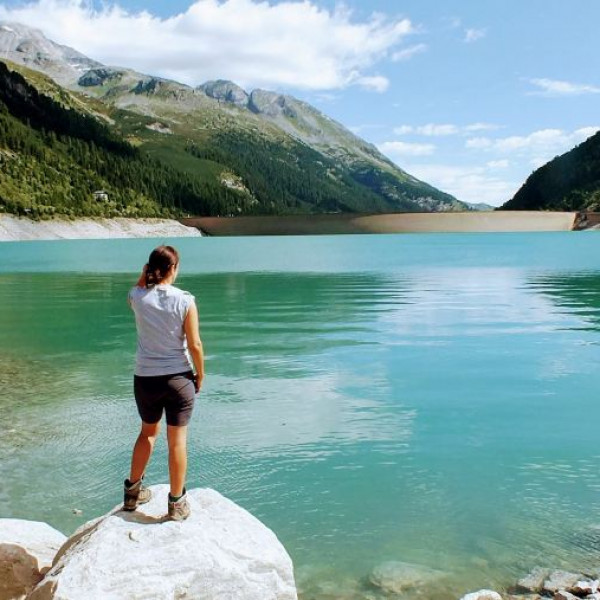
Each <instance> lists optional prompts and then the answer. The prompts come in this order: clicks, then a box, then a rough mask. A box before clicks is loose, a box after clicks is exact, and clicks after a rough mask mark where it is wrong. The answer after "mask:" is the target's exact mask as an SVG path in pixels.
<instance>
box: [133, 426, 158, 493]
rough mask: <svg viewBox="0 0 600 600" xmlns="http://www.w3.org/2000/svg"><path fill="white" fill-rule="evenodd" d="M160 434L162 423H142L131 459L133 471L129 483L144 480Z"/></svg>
mask: <svg viewBox="0 0 600 600" xmlns="http://www.w3.org/2000/svg"><path fill="white" fill-rule="evenodd" d="M159 433H160V421H158V422H157V423H145V422H144V421H142V430H141V431H140V434H139V435H138V438H137V440H136V442H135V446H134V447H133V456H132V457H131V471H130V473H129V481H130V482H131V483H135V482H136V481H138V480H139V479H141V478H142V475H143V474H144V472H145V471H146V466H147V465H148V461H149V460H150V456H151V455H152V450H154V442H156V438H157V437H158V434H159Z"/></svg>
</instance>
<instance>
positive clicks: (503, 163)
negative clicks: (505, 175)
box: [486, 159, 510, 169]
mask: <svg viewBox="0 0 600 600" xmlns="http://www.w3.org/2000/svg"><path fill="white" fill-rule="evenodd" d="M509 166H510V162H509V161H508V160H506V159H503V160H490V161H489V162H487V163H486V167H488V168H489V169H508V167H509Z"/></svg>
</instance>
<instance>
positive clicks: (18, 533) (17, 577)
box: [0, 519, 67, 600]
mask: <svg viewBox="0 0 600 600" xmlns="http://www.w3.org/2000/svg"><path fill="white" fill-rule="evenodd" d="M66 539H67V538H66V537H65V536H64V535H63V534H62V533H60V531H56V529H53V528H52V527H50V525H47V524H46V523H39V522H37V521H22V520H20V519H0V600H13V599H18V598H24V597H25V595H26V594H28V593H29V592H30V591H31V590H32V589H33V588H34V587H35V586H36V585H37V584H38V583H39V582H40V580H41V579H42V577H43V576H44V574H45V573H46V571H47V570H48V569H49V568H50V566H51V565H52V559H53V558H54V556H55V554H56V553H57V551H58V549H59V548H60V547H61V546H62V545H63V544H64V543H65V541H66Z"/></svg>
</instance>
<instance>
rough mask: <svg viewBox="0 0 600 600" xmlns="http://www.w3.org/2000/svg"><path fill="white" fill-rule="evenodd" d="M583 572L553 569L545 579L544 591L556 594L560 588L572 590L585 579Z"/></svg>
mask: <svg viewBox="0 0 600 600" xmlns="http://www.w3.org/2000/svg"><path fill="white" fill-rule="evenodd" d="M584 579H585V577H584V576H583V575H582V574H581V573H570V572H569V571H552V572H551V573H550V574H549V575H548V578H547V579H546V581H544V592H546V593H549V594H554V593H556V592H558V591H559V590H570V589H572V588H573V586H574V585H575V584H576V583H577V582H578V581H582V580H584Z"/></svg>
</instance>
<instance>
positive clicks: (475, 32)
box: [464, 29, 487, 44]
mask: <svg viewBox="0 0 600 600" xmlns="http://www.w3.org/2000/svg"><path fill="white" fill-rule="evenodd" d="M486 34H487V29H465V39H464V41H465V42H466V43H467V44H471V43H472V42H476V41H477V40H480V39H481V38H484V37H485V36H486Z"/></svg>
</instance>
